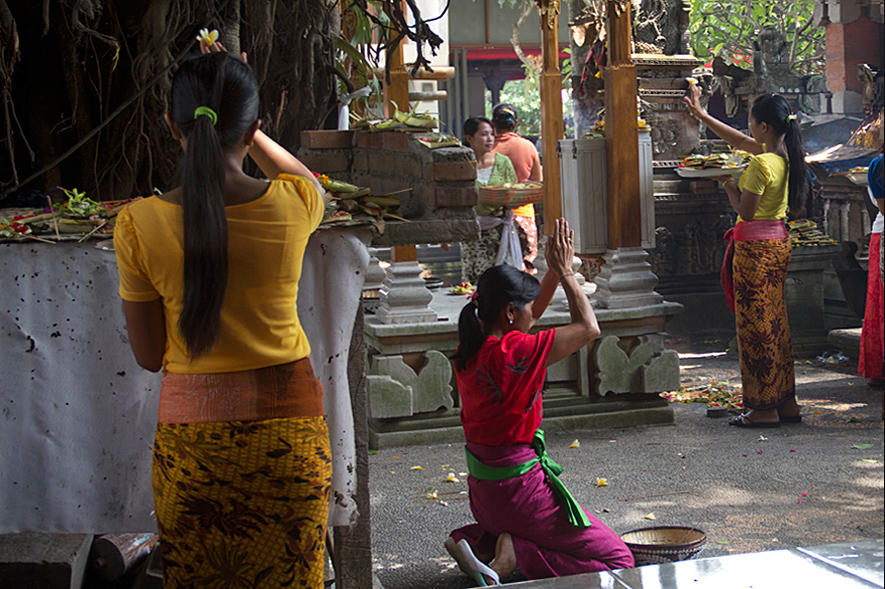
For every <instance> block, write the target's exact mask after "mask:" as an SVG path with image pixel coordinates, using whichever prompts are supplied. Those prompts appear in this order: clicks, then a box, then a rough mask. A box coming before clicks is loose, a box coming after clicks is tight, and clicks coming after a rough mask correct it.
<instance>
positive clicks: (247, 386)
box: [159, 358, 324, 423]
mask: <svg viewBox="0 0 885 589" xmlns="http://www.w3.org/2000/svg"><path fill="white" fill-rule="evenodd" d="M321 415H324V408H323V386H322V385H321V384H320V381H319V380H317V378H316V376H315V375H314V373H313V367H312V366H311V364H310V358H302V359H301V360H296V361H295V362H289V363H288V364H280V365H278V366H269V367H267V368H258V369H256V370H246V371H243V372H222V373H217V374H174V373H172V372H167V373H166V374H165V375H164V376H163V386H162V388H161V389H160V414H159V422H160V423H211V422H218V421H261V420H266V419H276V418H286V417H318V416H321Z"/></svg>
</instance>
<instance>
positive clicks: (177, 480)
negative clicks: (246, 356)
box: [153, 359, 332, 589]
mask: <svg viewBox="0 0 885 589" xmlns="http://www.w3.org/2000/svg"><path fill="white" fill-rule="evenodd" d="M305 362H306V365H305V364H304V363H305ZM293 366H294V367H295V368H293ZM201 390H202V391H203V393H204V395H202V396H201V395H200V394H198V393H199V391H201ZM305 397H307V398H308V399H310V401H308V402H305ZM198 399H202V400H201V401H199V402H198V403H196V404H195V403H194V402H191V401H195V400H198ZM258 399H262V401H257V400H258ZM287 399H290V400H291V402H289V401H287ZM160 404H161V411H160V416H161V419H160V423H159V424H158V426H157V437H156V442H155V445H154V461H153V487H154V501H155V503H156V512H157V520H158V524H159V530H160V538H161V546H162V551H163V565H164V584H165V585H164V586H165V587H166V588H167V589H169V588H191V587H230V588H239V587H243V588H246V587H311V588H320V587H323V568H324V564H325V559H324V554H325V533H326V519H327V517H328V510H329V493H330V488H331V476H332V463H331V453H330V447H329V434H328V430H327V428H326V420H325V417H324V416H323V415H322V387H321V386H320V385H319V382H317V381H316V378H315V377H313V371H312V369H310V363H309V360H306V359H305V360H300V361H298V362H295V363H291V364H287V365H283V366H279V367H271V368H263V369H259V370H251V371H246V372H241V373H230V374H222V375H218V374H213V375H180V374H167V375H166V377H164V381H163V390H162V391H161V402H160ZM293 409H294V410H295V411H296V412H300V413H307V414H311V413H312V414H313V415H300V416H289V417H286V416H279V415H277V414H279V413H292V412H293ZM316 413H319V414H316ZM219 416H228V417H238V418H239V419H230V420H224V421H222V420H212V421H206V422H196V423H170V422H174V421H183V419H184V418H187V419H190V420H200V419H205V418H209V419H211V418H215V417H219ZM244 417H245V418H246V419H243V418H244Z"/></svg>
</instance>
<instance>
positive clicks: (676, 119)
mask: <svg viewBox="0 0 885 589" xmlns="http://www.w3.org/2000/svg"><path fill="white" fill-rule="evenodd" d="M633 63H635V64H636V74H637V76H638V77H639V80H638V82H639V97H640V98H641V99H642V100H644V101H645V103H646V111H645V117H646V120H647V122H648V124H649V125H650V126H651V133H652V142H653V150H654V159H655V160H678V159H680V158H681V157H683V156H684V155H685V154H687V153H692V152H693V151H694V150H695V149H697V147H698V140H699V137H698V133H697V129H698V122H697V120H696V119H694V118H692V116H691V115H690V114H689V113H688V111H687V110H686V108H685V104H684V103H683V102H682V97H683V96H685V91H686V88H687V84H688V82H687V81H686V78H687V77H688V76H691V75H692V71H693V70H694V69H695V68H698V67H700V66H702V65H704V62H703V61H702V60H700V59H697V58H696V57H695V56H693V55H654V54H651V55H649V54H634V55H633Z"/></svg>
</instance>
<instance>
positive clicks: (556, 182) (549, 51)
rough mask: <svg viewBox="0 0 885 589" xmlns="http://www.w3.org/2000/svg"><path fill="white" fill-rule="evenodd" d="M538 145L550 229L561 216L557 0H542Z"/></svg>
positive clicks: (547, 228) (540, 11)
mask: <svg viewBox="0 0 885 589" xmlns="http://www.w3.org/2000/svg"><path fill="white" fill-rule="evenodd" d="M538 14H539V17H540V19H539V20H540V25H541V63H542V69H541V88H540V90H541V148H542V151H543V153H544V227H545V228H546V231H550V228H551V227H553V224H554V222H555V221H556V219H558V218H560V217H561V216H562V188H561V186H562V184H561V179H560V177H559V161H558V159H557V157H556V149H557V146H558V145H559V140H560V139H562V138H563V135H562V132H563V120H562V73H561V72H560V71H559V39H558V36H559V35H558V30H559V0H542V2H540V4H539V6H538Z"/></svg>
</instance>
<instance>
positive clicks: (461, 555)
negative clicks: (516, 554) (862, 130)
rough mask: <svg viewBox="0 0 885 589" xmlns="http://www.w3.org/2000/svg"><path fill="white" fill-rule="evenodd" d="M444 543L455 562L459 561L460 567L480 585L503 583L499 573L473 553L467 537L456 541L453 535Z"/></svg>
mask: <svg viewBox="0 0 885 589" xmlns="http://www.w3.org/2000/svg"><path fill="white" fill-rule="evenodd" d="M444 545H445V547H446V550H447V551H448V552H449V554H451V555H452V558H454V559H455V562H457V563H458V568H460V569H461V570H462V571H463V572H464V574H465V575H467V576H469V577H472V578H473V579H474V580H475V581H476V582H477V583H479V586H480V587H488V586H490V585H500V584H501V579H500V578H498V573H496V572H495V571H494V570H492V569H491V567H489V566H488V565H486V564H485V563H483V562H482V561H481V560H479V559H478V558H477V557H476V555H475V554H473V549H472V548H470V543H469V542H468V541H467V540H466V539H463V538H462V539H461V540H460V541H458V542H457V543H456V542H455V540H454V539H453V538H452V537H449V538H447V539H446V541H445V543H444Z"/></svg>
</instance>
